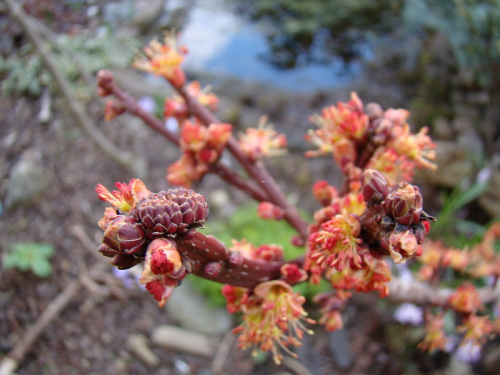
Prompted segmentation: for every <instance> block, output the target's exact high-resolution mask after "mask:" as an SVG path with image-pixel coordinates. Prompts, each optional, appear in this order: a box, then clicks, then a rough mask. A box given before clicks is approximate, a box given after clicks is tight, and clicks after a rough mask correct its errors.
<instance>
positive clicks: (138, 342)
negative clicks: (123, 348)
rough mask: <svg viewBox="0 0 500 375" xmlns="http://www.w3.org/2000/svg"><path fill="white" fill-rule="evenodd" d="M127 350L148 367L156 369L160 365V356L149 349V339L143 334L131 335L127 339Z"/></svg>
mask: <svg viewBox="0 0 500 375" xmlns="http://www.w3.org/2000/svg"><path fill="white" fill-rule="evenodd" d="M127 348H128V350H129V351H130V352H131V353H132V354H134V355H135V356H136V357H137V358H139V359H140V360H141V361H142V362H144V363H145V364H146V365H148V366H151V367H154V366H158V365H159V364H160V359H159V358H158V356H157V355H156V354H155V353H154V352H153V351H152V350H151V349H150V348H149V347H148V339H147V338H146V336H144V335H141V334H131V335H130V336H129V337H128V338H127Z"/></svg>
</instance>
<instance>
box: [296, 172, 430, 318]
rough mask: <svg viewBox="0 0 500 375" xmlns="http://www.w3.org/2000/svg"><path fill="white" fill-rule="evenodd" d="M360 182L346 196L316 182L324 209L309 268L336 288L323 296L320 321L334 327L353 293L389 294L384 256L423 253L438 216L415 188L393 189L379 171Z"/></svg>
mask: <svg viewBox="0 0 500 375" xmlns="http://www.w3.org/2000/svg"><path fill="white" fill-rule="evenodd" d="M361 181H362V184H361V186H360V184H359V183H358V182H357V181H352V182H351V184H350V190H349V193H348V194H345V195H343V196H342V195H340V194H339V193H338V192H337V190H336V189H335V188H334V187H332V186H330V185H329V184H328V183H327V182H325V181H319V182H317V183H316V184H315V185H314V186H313V192H314V196H315V197H316V199H317V200H318V201H319V202H320V203H321V204H322V206H323V207H322V208H321V209H320V210H318V211H317V212H316V214H315V215H314V218H315V221H316V223H315V224H313V225H312V226H311V230H310V232H311V234H310V235H309V239H308V249H307V254H306V262H305V266H304V268H305V269H306V270H307V271H309V273H310V279H309V280H310V281H311V282H312V283H319V282H320V280H321V278H324V279H326V280H328V281H329V283H330V284H331V286H332V288H334V289H335V290H336V293H334V294H333V295H330V296H328V297H327V298H324V297H322V298H319V299H318V301H320V304H321V306H322V310H321V311H322V314H323V315H322V318H321V319H320V323H324V324H326V325H327V327H329V328H332V327H340V326H341V316H340V310H341V309H342V306H343V305H344V303H345V301H346V300H347V299H348V298H349V296H350V292H349V291H351V290H354V291H357V292H369V291H378V292H379V294H380V296H381V297H385V296H387V295H388V293H389V288H388V282H389V281H390V280H391V270H390V268H389V265H388V263H387V262H386V260H385V259H384V257H383V256H384V255H390V256H391V257H392V259H393V260H394V262H396V263H401V262H404V261H405V259H407V258H410V257H413V256H416V255H420V254H421V248H420V244H421V243H422V242H423V240H424V236H425V234H426V232H427V229H426V225H427V224H426V223H427V222H428V221H431V220H434V219H433V218H432V217H431V216H429V215H427V214H426V213H425V212H424V211H423V210H422V196H421V195H420V192H419V190H418V188H417V187H416V186H413V185H411V184H409V183H407V182H401V183H399V184H396V185H395V186H392V187H390V186H389V185H388V183H387V181H386V179H385V177H384V176H383V175H382V174H381V173H380V172H377V171H374V170H366V171H365V172H364V173H363V174H362V176H361ZM339 293H340V295H339ZM331 301H334V303H333V302H331Z"/></svg>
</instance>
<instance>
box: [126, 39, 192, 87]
mask: <svg viewBox="0 0 500 375" xmlns="http://www.w3.org/2000/svg"><path fill="white" fill-rule="evenodd" d="M186 54H187V49H186V47H184V46H181V47H178V46H177V38H176V36H175V35H174V34H173V33H169V32H167V33H165V38H164V40H163V43H160V42H159V41H158V40H157V39H154V40H152V41H151V42H150V43H149V45H148V46H146V47H144V48H143V54H141V55H139V56H138V57H137V59H136V60H135V61H134V64H133V67H134V68H136V69H139V70H143V71H145V72H148V73H152V74H155V75H158V76H162V77H164V78H165V79H167V80H168V81H169V82H170V83H171V84H172V86H174V87H180V86H182V85H184V83H185V82H186V75H185V74H184V72H183V71H182V69H181V67H180V65H181V63H182V61H183V60H184V55H186Z"/></svg>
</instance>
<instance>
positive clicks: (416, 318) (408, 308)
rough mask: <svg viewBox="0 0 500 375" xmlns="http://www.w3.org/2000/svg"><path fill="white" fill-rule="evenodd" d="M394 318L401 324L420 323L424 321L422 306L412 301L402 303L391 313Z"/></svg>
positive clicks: (416, 324)
mask: <svg viewBox="0 0 500 375" xmlns="http://www.w3.org/2000/svg"><path fill="white" fill-rule="evenodd" d="M393 317H394V319H395V320H396V321H398V322H400V323H403V324H411V325H415V326H418V325H421V324H422V323H423V322H424V313H423V311H422V308H420V307H418V306H417V305H414V304H413V303H408V302H407V303H403V304H402V305H400V306H399V307H398V308H397V309H396V311H395V312H394V315H393Z"/></svg>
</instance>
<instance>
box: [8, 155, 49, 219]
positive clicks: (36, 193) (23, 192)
mask: <svg viewBox="0 0 500 375" xmlns="http://www.w3.org/2000/svg"><path fill="white" fill-rule="evenodd" d="M50 180H51V178H50V176H49V173H48V171H47V170H46V169H45V168H44V167H43V166H42V165H41V164H40V162H39V161H37V160H35V157H34V156H33V155H32V154H31V153H25V154H24V155H23V156H22V157H21V160H19V161H18V162H17V163H16V164H15V165H14V166H13V167H12V169H11V171H10V174H9V181H8V183H7V192H6V196H5V208H6V209H7V210H10V209H14V208H16V207H19V206H25V205H28V204H30V203H33V202H35V201H37V200H38V199H39V198H40V196H41V195H42V194H43V193H44V192H45V191H46V190H47V189H48V188H49V186H50Z"/></svg>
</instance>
